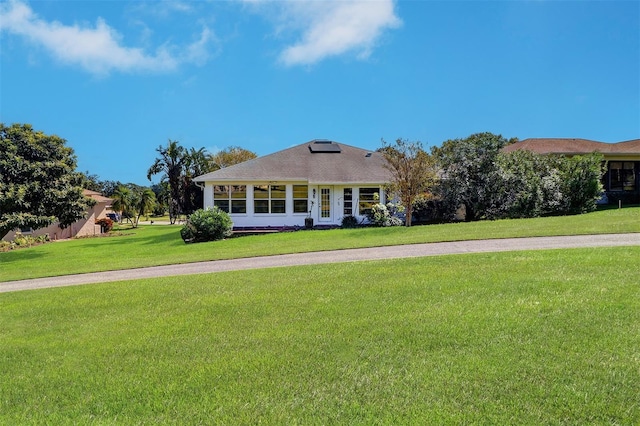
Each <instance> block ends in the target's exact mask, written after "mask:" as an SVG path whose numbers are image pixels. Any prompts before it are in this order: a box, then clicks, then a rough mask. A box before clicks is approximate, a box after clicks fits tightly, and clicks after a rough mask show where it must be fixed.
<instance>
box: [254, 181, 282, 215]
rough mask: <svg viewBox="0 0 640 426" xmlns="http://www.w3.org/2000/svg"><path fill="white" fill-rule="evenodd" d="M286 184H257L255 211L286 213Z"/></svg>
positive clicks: (255, 188) (255, 189) (255, 187)
mask: <svg viewBox="0 0 640 426" xmlns="http://www.w3.org/2000/svg"><path fill="white" fill-rule="evenodd" d="M286 198H287V189H286V185H255V186H254V187H253V211H254V213H286Z"/></svg>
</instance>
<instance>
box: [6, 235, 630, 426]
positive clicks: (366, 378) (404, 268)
mask: <svg viewBox="0 0 640 426" xmlns="http://www.w3.org/2000/svg"><path fill="white" fill-rule="evenodd" d="M638 271H640V247H616V248H593V249H573V250H549V251H529V252H515V253H495V254H472V255H463V256H460V255H457V256H442V257H432V258H417V259H402V260H388V261H378V262H360V263H352V264H332V265H322V266H305V267H292V268H278V269H268V270H252V271H243V272H229V273H219V274H210V275H199V276H186V277H168V278H164V279H153V280H140V281H131V282H119V283H109V284H98V285H86V286H78V287H66V288H56V289H43V290H34V291H22V292H13V293H3V294H0V305H1V306H2V309H1V310H0V323H1V324H2V333H0V357H1V358H0V377H2V380H0V424H56V425H57V424H61V425H62V424H258V423H262V424H349V425H351V424H620V425H622V424H625V425H626V424H628V425H631V424H639V423H640V400H639V399H638V395H640V368H639V366H640V349H639V348H640V277H639V275H638Z"/></svg>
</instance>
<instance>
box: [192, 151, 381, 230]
mask: <svg viewBox="0 0 640 426" xmlns="http://www.w3.org/2000/svg"><path fill="white" fill-rule="evenodd" d="M384 164H385V160H384V158H383V156H382V154H380V153H379V152H373V151H369V150H365V149H361V148H357V147H354V146H350V145H346V144H343V143H338V142H334V141H329V140H317V139H316V140H312V141H309V142H306V143H303V144H300V145H296V146H294V147H291V148H288V149H285V150H282V151H278V152H275V153H273V154H269V155H265V156H263V157H258V158H255V159H253V160H249V161H246V162H244V163H240V164H236V165H234V166H231V167H227V168H224V169H220V170H217V171H215V172H211V173H207V174H205V175H202V176H198V177H196V178H195V179H194V181H195V182H196V183H197V184H198V185H199V186H201V188H203V191H204V197H203V198H204V208H208V207H213V206H218V207H219V208H221V209H222V210H224V211H226V212H228V213H229V214H230V215H231V219H232V220H233V224H234V228H236V229H242V228H255V227H284V228H287V227H303V226H305V219H306V218H312V219H313V224H314V226H336V225H340V223H341V221H342V218H343V217H345V216H348V215H352V216H354V217H356V218H357V219H358V220H366V213H367V210H368V209H370V208H371V206H372V205H373V204H374V199H375V197H376V196H377V197H379V199H380V200H381V201H382V202H384V200H385V194H384V185H385V184H386V183H388V182H389V181H390V173H389V171H388V170H387V169H386V168H385V167H384Z"/></svg>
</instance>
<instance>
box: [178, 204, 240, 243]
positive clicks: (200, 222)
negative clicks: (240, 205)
mask: <svg viewBox="0 0 640 426" xmlns="http://www.w3.org/2000/svg"><path fill="white" fill-rule="evenodd" d="M232 230H233V222H232V221H231V216H229V214H228V213H226V212H224V211H222V210H220V209H219V208H218V207H214V208H212V209H206V210H203V209H200V210H196V211H195V212H193V213H192V214H190V215H189V217H188V219H187V223H185V225H184V226H183V227H182V229H181V230H180V235H181V236H182V239H183V240H184V242H185V243H201V242H205V241H216V240H222V239H224V238H226V237H228V236H230V235H231V231H232Z"/></svg>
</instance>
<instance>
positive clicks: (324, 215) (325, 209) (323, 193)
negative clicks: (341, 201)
mask: <svg viewBox="0 0 640 426" xmlns="http://www.w3.org/2000/svg"><path fill="white" fill-rule="evenodd" d="M319 207H320V222H331V188H330V187H328V186H325V187H320V206H319Z"/></svg>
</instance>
